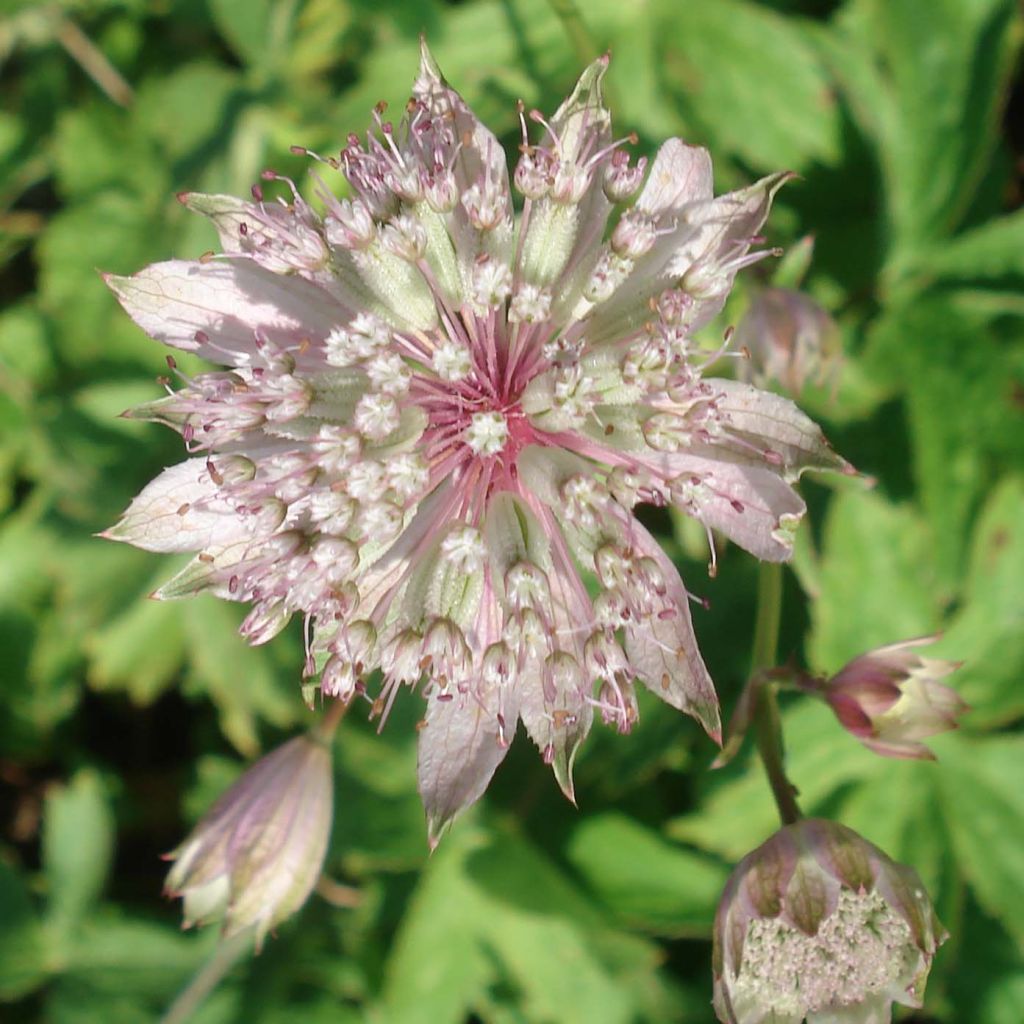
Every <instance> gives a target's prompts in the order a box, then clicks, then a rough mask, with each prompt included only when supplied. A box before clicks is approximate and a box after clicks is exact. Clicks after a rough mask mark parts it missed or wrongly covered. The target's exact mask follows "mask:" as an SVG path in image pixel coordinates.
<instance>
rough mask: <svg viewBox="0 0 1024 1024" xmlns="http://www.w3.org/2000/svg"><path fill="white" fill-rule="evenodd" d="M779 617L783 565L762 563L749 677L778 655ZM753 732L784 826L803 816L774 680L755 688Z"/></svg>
mask: <svg viewBox="0 0 1024 1024" xmlns="http://www.w3.org/2000/svg"><path fill="white" fill-rule="evenodd" d="M781 617H782V566H781V565H779V563H778V562H762V563H761V566H760V571H759V575H758V580H757V618H756V620H755V623H754V654H753V663H752V665H751V679H752V680H753V679H756V678H757V675H758V673H763V672H764V671H765V670H766V669H769V668H771V667H772V666H773V665H774V663H775V661H776V658H777V654H778V645H779V621H780V619H781ZM753 718H754V735H755V737H756V739H757V750H758V753H759V754H760V755H761V761H762V763H763V764H764V770H765V774H766V775H767V776H768V785H769V786H771V790H772V796H773V797H775V805H776V806H777V807H778V809H779V817H780V818H781V819H782V824H783V825H792V824H793V822H795V821H799V820H800V818H801V817H803V815H802V814H801V813H800V808H799V807H798V806H797V802H796V790H795V788H794V787H793V784H792V783H791V782H790V781H789V779H787V778H786V768H785V755H784V752H783V746H782V725H781V723H780V720H779V705H778V701H777V700H776V698H775V683H773V682H771V681H770V680H769V679H767V678H765V679H762V681H761V682H760V684H759V685H755V690H754V715H753Z"/></svg>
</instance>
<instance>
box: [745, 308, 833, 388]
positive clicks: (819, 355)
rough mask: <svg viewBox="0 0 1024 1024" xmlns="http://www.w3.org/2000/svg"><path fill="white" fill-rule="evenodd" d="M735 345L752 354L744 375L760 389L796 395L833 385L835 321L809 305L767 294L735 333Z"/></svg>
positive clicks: (751, 310) (750, 311) (823, 311)
mask: <svg viewBox="0 0 1024 1024" xmlns="http://www.w3.org/2000/svg"><path fill="white" fill-rule="evenodd" d="M733 345H734V347H735V348H736V350H737V351H746V352H748V353H749V354H750V360H749V362H746V363H745V364H744V365H743V371H744V375H745V376H746V377H747V378H748V379H749V380H751V381H752V382H753V383H754V384H757V385H758V386H759V387H762V386H764V385H765V384H767V383H769V382H772V381H775V382H777V383H778V384H781V385H782V387H783V388H785V389H786V391H788V392H789V393H790V394H791V395H799V394H800V393H801V392H802V391H803V389H804V386H805V385H806V384H807V382H808V381H812V382H813V383H815V384H817V385H819V386H820V385H822V384H825V383H827V382H829V381H832V382H833V383H835V381H836V379H837V375H838V372H839V369H840V364H841V342H840V338H839V328H838V327H837V326H836V323H835V321H834V320H833V319H832V317H830V316H829V315H828V313H826V312H825V310H824V309H822V308H821V306H819V305H818V304H817V303H816V302H815V301H814V300H813V299H811V298H809V297H808V296H807V295H804V294H803V293H802V292H797V291H791V290H790V289H788V288H766V289H765V290H764V291H763V292H761V294H760V295H758V296H757V298H755V299H754V301H753V303H752V304H751V307H750V309H749V310H747V313H746V315H745V316H744V317H743V319H742V320H741V321H740V322H739V324H738V326H737V327H736V332H735V334H734V335H733Z"/></svg>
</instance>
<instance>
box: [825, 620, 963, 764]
mask: <svg viewBox="0 0 1024 1024" xmlns="http://www.w3.org/2000/svg"><path fill="white" fill-rule="evenodd" d="M937 639H938V637H934V636H925V637H919V638H917V639H916V640H904V641H902V642H901V643H898V644H890V645H889V646H887V647H879V648H877V649H876V650H874V651H868V653H867V654H861V655H860V656H859V657H856V658H854V659H853V661H851V662H849V664H847V665H844V666H843V667H842V668H841V669H840V670H839V672H837V673H836V674H835V675H834V676H833V677H832V678H831V679H827V680H823V681H814V682H812V686H813V692H815V693H816V694H817V695H819V696H821V697H822V698H824V700H826V701H827V702H828V705H829V707H831V708H832V710H833V711H834V712H835V715H836V718H838V719H839V721H840V723H841V724H842V726H843V728H845V729H846V730H847V731H848V732H849V733H851V734H852V735H854V736H856V737H857V739H859V740H860V741H861V743H863V744H864V746H866V747H868V748H869V749H870V750H873V751H874V752H875V753H876V754H881V755H882V756H883V757H911V758H926V759H931V758H934V756H935V755H934V754H933V753H932V752H931V751H930V750H929V749H928V748H927V747H926V746H925V745H924V744H923V743H922V742H921V740H923V739H926V738H927V737H929V736H934V735H936V734H937V733H941V732H948V731H949V730H950V729H955V728H956V727H957V719H958V718H959V717H960V716H961V715H962V714H963V713H964V712H965V711H966V710H967V704H966V703H965V702H964V701H963V699H962V698H961V697H960V695H959V694H958V693H957V692H956V690H953V689H951V688H950V687H948V686H946V685H945V683H940V682H939V680H940V679H944V678H945V677H946V676H948V675H950V673H952V672H955V671H956V669H957V668H959V667H960V664H959V662H956V661H949V660H947V659H945V658H925V657H922V656H921V654H919V653H918V650H919V648H921V647H926V646H928V645H929V644H933V643H934V642H935V641H936V640H937ZM815 684H816V685H815Z"/></svg>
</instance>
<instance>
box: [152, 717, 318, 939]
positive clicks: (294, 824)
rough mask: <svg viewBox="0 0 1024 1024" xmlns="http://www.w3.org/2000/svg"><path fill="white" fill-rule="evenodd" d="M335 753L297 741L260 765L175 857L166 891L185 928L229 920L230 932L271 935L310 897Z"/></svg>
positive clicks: (314, 742) (311, 741)
mask: <svg viewBox="0 0 1024 1024" xmlns="http://www.w3.org/2000/svg"><path fill="white" fill-rule="evenodd" d="M333 787H334V781H333V774H332V767H331V753H330V747H329V745H328V743H327V741H325V740H324V739H322V738H320V737H318V736H316V735H314V734H309V735H305V736H298V737H296V738H295V739H293V740H290V741H289V742H288V743H285V744H284V746H281V747H278V748H277V749H276V750H274V751H272V752H271V753H269V754H267V755H266V757H263V758H261V759H260V760H259V761H257V762H256V764H254V765H253V766H252V767H251V768H250V769H249V770H248V771H247V772H246V773H245V774H244V775H243V776H242V777H241V778H240V779H239V780H238V781H237V782H236V783H235V784H234V785H233V786H232V787H231V788H230V789H229V790H228V791H227V792H226V793H225V794H224V795H223V796H222V797H221V798H220V799H219V800H218V801H217V802H216V803H215V804H214V805H213V807H212V808H211V809H210V811H209V812H208V813H207V814H206V815H205V816H204V817H203V819H202V820H201V821H200V822H199V824H198V825H196V827H195V828H194V829H193V830H192V833H191V834H190V835H189V837H188V838H187V839H186V840H185V841H184V842H183V843H182V844H181V845H180V846H179V847H178V848H177V849H176V850H174V851H173V853H171V854H169V855H168V857H169V859H171V860H173V861H174V867H172V868H171V871H170V873H169V874H168V876H167V889H168V891H169V892H170V893H171V894H172V895H174V896H181V897H183V898H184V914H185V926H186V927H188V926H190V925H193V924H204V923H206V922H208V921H216V920H220V919H221V918H223V920H224V932H225V934H226V935H234V934H237V933H238V932H240V931H243V930H244V929H246V928H250V927H252V928H255V929H256V942H257V945H258V944H260V943H262V941H263V939H264V937H265V936H266V934H267V932H268V931H269V930H270V929H271V928H273V927H275V926H276V925H277V924H279V923H280V922H281V921H283V920H284V919H285V918H287V917H290V916H291V915H292V914H294V913H295V911H296V910H298V909H299V908H300V907H301V906H302V905H303V904H304V903H305V902H306V900H307V899H308V898H309V894H310V892H312V890H313V886H314V885H315V884H316V880H317V878H319V876H320V869H321V866H322V864H323V860H324V854H325V853H326V851H327V840H328V838H329V837H330V833H331V819H332V817H333V814H334V804H333Z"/></svg>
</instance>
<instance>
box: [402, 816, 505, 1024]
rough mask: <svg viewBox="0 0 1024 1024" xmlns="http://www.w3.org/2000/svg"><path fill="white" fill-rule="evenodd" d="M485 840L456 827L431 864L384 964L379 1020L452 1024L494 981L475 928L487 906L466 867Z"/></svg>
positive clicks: (460, 1017)
mask: <svg viewBox="0 0 1024 1024" xmlns="http://www.w3.org/2000/svg"><path fill="white" fill-rule="evenodd" d="M482 842H483V839H482V837H481V835H480V834H479V832H473V831H471V830H470V829H468V828H466V827H463V828H461V829H455V830H453V831H452V832H449V834H448V836H446V838H445V839H444V841H443V842H442V843H441V845H440V847H438V849H437V851H436V852H435V853H434V855H433V856H432V857H431V858H430V862H429V863H428V864H427V866H426V868H425V870H424V871H423V874H422V875H421V877H420V881H419V884H418V885H417V887H416V892H415V894H414V895H413V898H412V900H411V901H410V903H409V907H408V910H407V911H406V913H405V915H404V917H403V919H402V924H401V927H400V928H399V931H398V936H397V939H396V940H395V943H394V946H393V947H392V950H391V955H390V957H389V958H388V963H387V968H386V974H385V977H384V987H383V998H382V1008H383V1011H384V1012H383V1019H384V1020H395V1021H402V1022H403V1024H419V1022H421V1021H422V1022H423V1024H449V1022H451V1024H457V1022H461V1021H463V1020H464V1019H465V1018H466V1016H467V1014H468V1012H469V1010H470V1008H471V1007H472V1006H473V1005H474V1004H475V1003H476V1001H477V1000H478V999H479V997H480V995H481V993H482V991H483V990H484V988H485V987H486V986H487V985H489V984H491V983H492V981H493V980H494V978H495V975H496V968H495V965H494V963H493V962H492V959H491V957H490V956H488V954H487V952H486V951H485V950H484V949H483V948H482V946H481V945H480V943H479V941H478V938H477V935H476V928H475V925H476V923H477V922H479V921H480V919H481V917H482V915H483V913H484V912H485V902H484V900H483V899H482V897H481V895H480V893H479V892H478V891H477V889H476V888H475V887H474V886H473V885H472V884H471V883H470V882H469V880H468V879H467V878H466V875H465V868H464V865H465V859H466V857H467V856H468V854H469V852H470V851H471V850H472V849H473V848H474V847H476V846H479V845H480V844H481V843H482Z"/></svg>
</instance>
